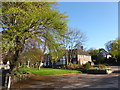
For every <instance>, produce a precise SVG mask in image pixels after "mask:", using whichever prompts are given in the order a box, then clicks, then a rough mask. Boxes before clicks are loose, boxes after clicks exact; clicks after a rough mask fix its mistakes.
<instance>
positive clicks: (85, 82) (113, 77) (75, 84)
mask: <svg viewBox="0 0 120 90" xmlns="http://www.w3.org/2000/svg"><path fill="white" fill-rule="evenodd" d="M117 70H118V69H117ZM119 75H120V73H118V72H116V73H112V74H74V75H53V76H32V77H31V78H30V79H28V80H25V81H21V82H19V83H16V84H14V85H13V86H12V88H119V87H118V85H119V84H118V83H119V82H118V79H120V76H119Z"/></svg>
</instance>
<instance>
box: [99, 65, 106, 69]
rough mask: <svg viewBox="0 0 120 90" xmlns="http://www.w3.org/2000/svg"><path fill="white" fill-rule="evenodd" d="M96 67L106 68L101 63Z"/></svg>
mask: <svg viewBox="0 0 120 90" xmlns="http://www.w3.org/2000/svg"><path fill="white" fill-rule="evenodd" d="M98 68H99V69H103V68H106V66H105V65H103V64H99V65H98Z"/></svg>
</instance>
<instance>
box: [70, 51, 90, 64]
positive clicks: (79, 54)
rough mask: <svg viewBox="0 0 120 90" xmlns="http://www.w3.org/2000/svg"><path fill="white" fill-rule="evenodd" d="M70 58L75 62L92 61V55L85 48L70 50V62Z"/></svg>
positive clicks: (84, 62)
mask: <svg viewBox="0 0 120 90" xmlns="http://www.w3.org/2000/svg"><path fill="white" fill-rule="evenodd" d="M70 58H71V62H72V63H73V64H80V65H83V64H86V63H87V62H92V60H91V56H90V55H89V54H88V53H87V52H86V51H84V50H83V49H72V50H69V62H70Z"/></svg>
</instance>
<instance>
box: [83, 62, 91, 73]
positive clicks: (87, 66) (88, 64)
mask: <svg viewBox="0 0 120 90" xmlns="http://www.w3.org/2000/svg"><path fill="white" fill-rule="evenodd" d="M89 69H90V63H88V62H87V63H86V64H85V65H84V69H83V72H87V70H89Z"/></svg>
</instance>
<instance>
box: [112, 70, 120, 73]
mask: <svg viewBox="0 0 120 90" xmlns="http://www.w3.org/2000/svg"><path fill="white" fill-rule="evenodd" d="M112 73H120V70H116V71H113V72H112Z"/></svg>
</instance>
